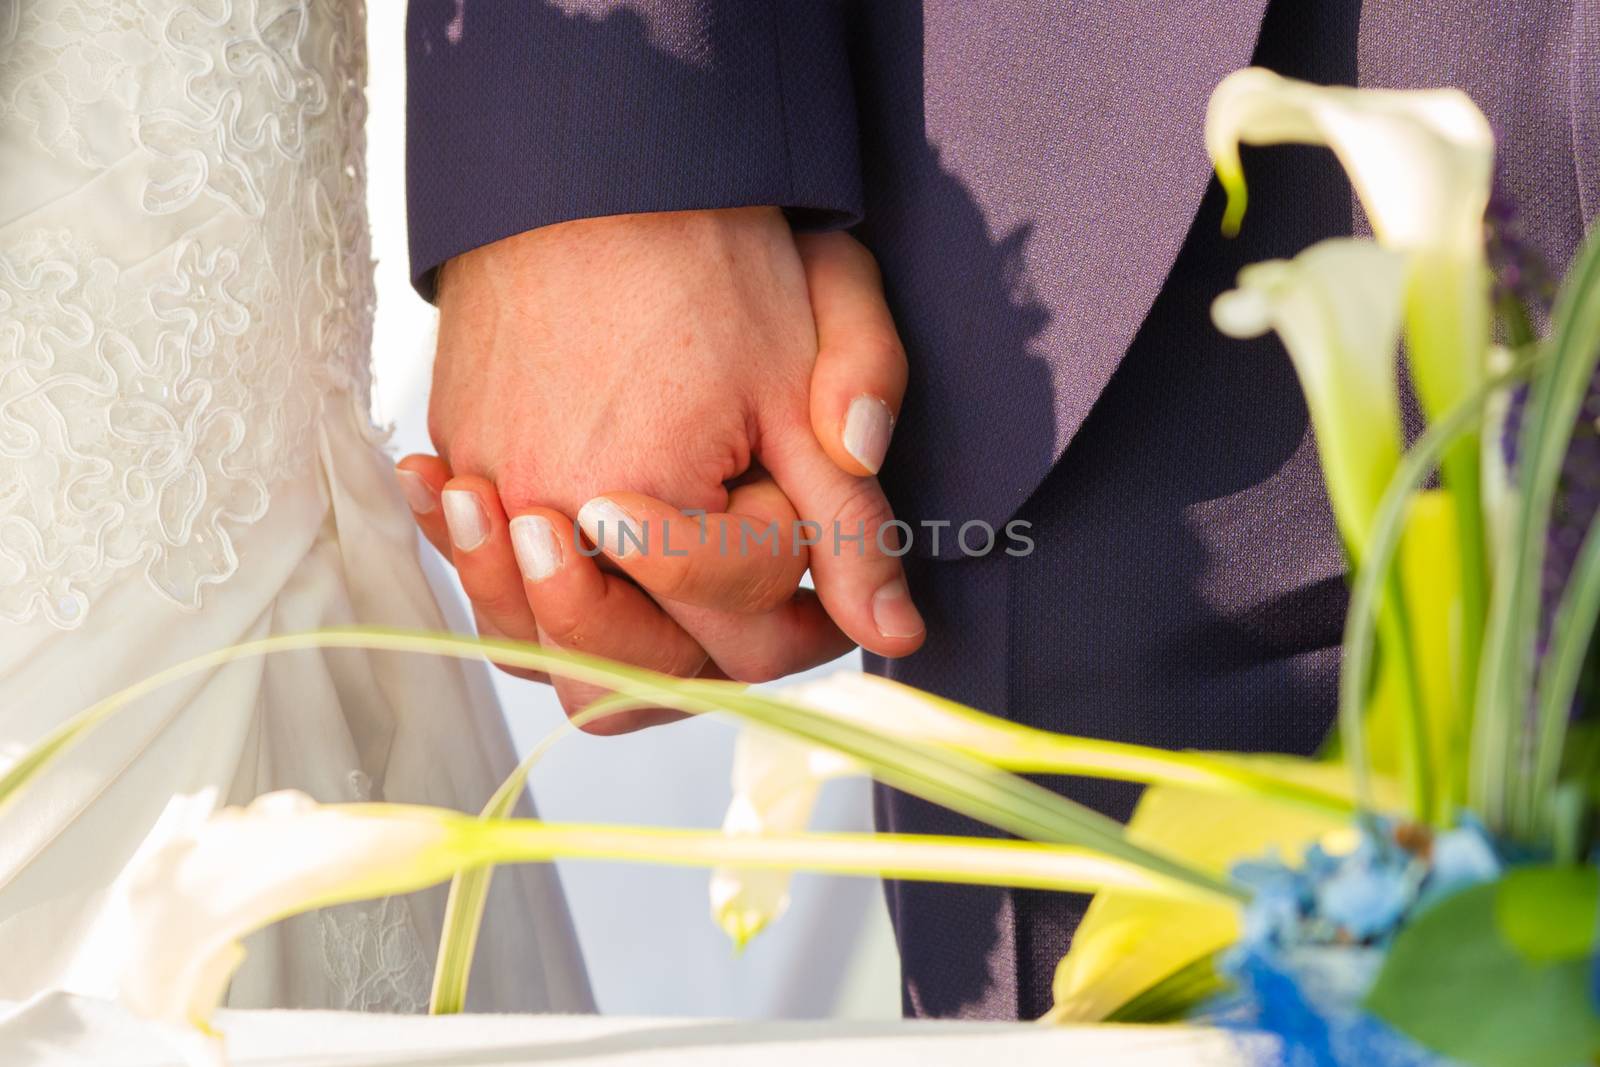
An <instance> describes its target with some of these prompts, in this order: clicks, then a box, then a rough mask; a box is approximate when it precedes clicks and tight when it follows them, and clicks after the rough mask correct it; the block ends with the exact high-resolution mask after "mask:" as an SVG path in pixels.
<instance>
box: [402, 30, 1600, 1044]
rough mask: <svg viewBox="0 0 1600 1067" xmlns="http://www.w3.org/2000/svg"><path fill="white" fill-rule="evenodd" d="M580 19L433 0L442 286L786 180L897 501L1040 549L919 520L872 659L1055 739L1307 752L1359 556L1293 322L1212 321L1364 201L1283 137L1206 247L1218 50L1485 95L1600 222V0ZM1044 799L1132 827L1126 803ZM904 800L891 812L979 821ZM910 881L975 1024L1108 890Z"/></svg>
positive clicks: (1040, 964) (420, 175)
mask: <svg viewBox="0 0 1600 1067" xmlns="http://www.w3.org/2000/svg"><path fill="white" fill-rule="evenodd" d="M561 6H562V8H564V9H565V10H566V11H569V12H570V11H575V10H581V11H583V12H587V13H580V14H558V13H555V11H554V9H553V8H551V7H548V6H543V5H539V4H532V3H530V4H525V5H511V4H506V5H501V6H499V7H495V6H492V5H483V4H480V5H471V4H469V5H467V8H466V16H465V25H464V27H462V31H463V32H462V33H460V34H459V35H458V36H459V41H458V42H457V43H454V44H451V45H449V46H448V48H447V47H446V45H445V44H443V43H441V41H444V40H445V39H446V37H447V36H448V35H447V29H446V27H447V25H448V22H449V19H450V18H452V17H453V15H454V11H455V6H454V5H453V4H451V3H448V2H444V0H440V2H436V0H414V2H413V5H412V15H411V28H410V50H411V61H412V66H411V79H410V93H411V100H412V110H411V116H410V121H411V130H410V134H409V136H410V142H411V152H410V162H409V164H408V166H409V177H410V183H411V198H412V199H411V214H412V229H413V233H412V244H413V256H414V262H413V269H414V274H415V276H416V277H417V278H418V280H419V285H421V286H422V287H423V288H424V290H426V285H427V279H428V276H429V274H430V272H431V270H432V268H433V267H435V266H436V265H437V264H438V263H439V262H441V261H442V260H443V259H444V258H447V257H448V256H449V255H451V254H454V253H455V252H457V251H460V250H462V249H463V248H467V247H472V246H474V245H475V244H481V243H484V242H485V241H489V240H493V239H496V238H497V237H500V236H505V235H506V234H510V233H515V232H518V231H520V230H523V229H528V228H531V227H532V226H536V225H540V224H543V223H544V222H549V221H555V220H556V219H559V218H566V217H577V216H581V215H599V214H607V213H611V212H615V211H644V210H663V209H669V208H687V207H701V206H731V205H733V204H749V203H776V204H780V205H782V206H784V207H786V208H789V209H791V211H792V212H793V214H794V217H795V219H796V221H797V222H798V223H800V224H802V225H843V224H853V223H859V225H858V226H857V229H856V232H857V233H858V235H859V236H860V237H861V238H862V239H863V240H864V241H865V242H866V243H867V244H868V245H869V246H870V247H871V248H872V250H873V251H874V253H875V254H876V255H877V257H878V259H879V262H880V264H881V265H882V267H883V272H884V279H885V286H886V292H887V294H888V297H889V300H890V304H891V306H892V308H893V311H894V313H895V317H896V321H897V323H898V324H899V327H900V329H901V332H902V335H903V338H904V340H905V342H906V347H907V351H908V354H909V359H910V365H911V382H910V387H909V390H908V393H907V397H906V403H905V410H904V413H903V417H902V420H901V422H900V424H899V425H898V426H897V427H896V431H895V439H894V445H893V447H892V449H891V452H890V455H889V459H888V461H887V463H886V465H885V473H884V478H883V481H884V484H885V486H886V488H887V489H888V490H889V493H890V498H891V502H892V503H893V504H894V506H895V509H896V512H897V514H899V515H900V516H901V517H902V518H905V519H907V520H909V521H911V522H913V523H915V522H918V521H919V520H924V519H941V520H950V521H952V522H954V523H956V524H960V523H961V522H963V521H966V520H969V519H974V518H977V519H984V520H986V521H989V522H990V523H991V524H994V525H996V526H998V525H999V524H1000V523H1001V522H1003V521H1004V520H1005V519H1007V518H1009V517H1012V516H1013V515H1014V516H1016V517H1018V518H1022V519H1026V520H1028V521H1030V522H1032V523H1033V524H1034V528H1033V531H1032V535H1033V539H1034V541H1035V544H1036V546H1037V547H1036V549H1035V551H1034V552H1033V553H1032V554H1031V555H1029V556H1026V557H1022V558H1012V557H1007V556H1004V555H998V554H997V555H991V556H988V557H986V558H982V559H964V558H960V556H959V552H956V551H952V550H951V547H950V544H949V542H950V539H949V538H948V537H947V538H946V539H945V541H946V551H944V552H942V553H938V554H937V555H938V557H939V558H927V556H926V549H927V545H928V542H927V539H926V538H921V539H919V540H918V543H917V547H918V551H921V552H923V553H924V555H923V556H922V557H921V558H919V557H917V556H915V555H914V556H913V557H908V562H909V564H910V567H909V574H910V580H911V583H912V590H913V593H914V595H915V597H916V599H917V601H918V604H919V606H920V607H921V608H922V609H923V612H924V615H925V616H926V618H927V620H928V624H929V634H928V642H927V644H926V646H925V647H924V648H923V649H922V650H921V651H920V652H918V653H917V654H916V655H914V656H912V657H909V658H907V659H905V660H902V661H898V662H896V663H892V664H885V663H882V662H876V663H873V664H872V666H873V667H874V669H877V670H880V671H883V672H885V673H888V674H890V675H892V676H894V677H898V678H901V679H904V680H906V681H909V682H911V683H913V684H916V685H919V686H922V687H925V688H928V689H931V690H934V691H936V692H940V693H943V694H946V695H948V696H951V697H953V698H955V699H959V700H963V701H966V702H968V703H971V704H974V705H977V706H979V707H983V708H986V709H989V710H992V711H995V712H997V713H1003V714H1006V715H1008V716H1010V717H1012V718H1014V719H1017V720H1019V721H1024V722H1029V723H1033V724H1037V725H1041V726H1046V727H1049V728H1051V729H1057V730H1065V731H1070V732H1077V733H1086V734H1093V735H1097V736H1105V737H1117V738H1126V739H1130V740H1136V741H1141V742H1146V743H1155V744H1164V745H1170V746H1199V747H1228V748H1239V749H1254V750H1276V751H1293V752H1304V751H1308V750H1310V749H1311V748H1312V747H1314V746H1315V745H1316V744H1318V742H1319V741H1320V740H1321V738H1322V736H1323V732H1324V730H1325V727H1326V725H1327V723H1328V721H1329V718H1330V716H1331V714H1332V709H1333V702H1334V688H1335V676H1336V672H1337V667H1338V662H1337V658H1338V657H1337V643H1338V639H1339V630H1340V624H1341V616H1342V612H1343V575H1342V562H1341V559H1340V555H1339V552H1338V548H1337V544H1336V541H1335V538H1334V534H1333V528H1332V521H1331V518H1330V516H1329V514H1328V511H1327V508H1326V505H1325V503H1324V494H1323V489H1322V486H1321V482H1320V478H1319V476H1318V473H1317V469H1316V464H1315V457H1314V452H1313V449H1312V446H1311V441H1310V439H1309V431H1308V428H1307V422H1306V415H1305V409H1304V405H1303V403H1302V401H1301V399H1300V395H1299V391H1298V388H1297V387H1296V385H1295V381H1294V377H1293V374H1292V371H1291V368H1290V366H1289V364H1288V361H1287V359H1286V358H1285V357H1284V355H1283V353H1282V350H1281V349H1280V348H1279V347H1277V345H1276V343H1275V342H1273V341H1271V340H1262V341H1259V342H1255V343H1250V344H1246V343H1240V342H1234V341H1228V340H1225V339H1223V338H1221V337H1220V336H1219V335H1217V333H1216V332H1215V331H1214V329H1213V328H1212V327H1211V325H1210V322H1209V319H1208V315H1207V308H1208V305H1209V302H1210V300H1211V299H1212V298H1213V297H1214V296H1215V295H1216V293H1218V292H1220V291H1221V290H1222V289H1224V288H1226V287H1227V286H1228V285H1230V284H1231V282H1232V279H1233V276H1234V273H1235V272H1236V271H1237V269H1238V267H1239V266H1241V265H1242V264H1244V263H1246V262H1250V261H1253V260H1257V259H1262V258H1268V257H1272V256H1287V255H1292V254H1294V253H1295V252H1297V251H1298V250H1299V249H1301V248H1302V247H1304V246H1305V245H1307V244H1309V243H1311V242H1312V241H1315V240H1316V239H1318V238H1320V237H1324V236H1328V235H1332V234H1339V233H1346V232H1350V231H1351V230H1352V229H1353V230H1356V231H1358V232H1359V231H1361V230H1362V228H1363V225H1364V224H1363V220H1362V219H1361V217H1360V214H1359V211H1357V210H1355V208H1354V207H1353V205H1352V201H1351V198H1350V193H1349V190H1348V187H1347V186H1346V185H1345V183H1344V182H1343V180H1342V178H1341V177H1340V176H1339V174H1338V172H1337V170H1336V168H1335V167H1334V165H1333V162H1332V159H1331V157H1329V156H1328V155H1327V154H1325V153H1320V152H1318V151H1316V150H1313V149H1294V148H1290V149H1272V150H1264V151H1253V152H1247V154H1246V157H1245V167H1246V173H1247V175H1248V177H1249V179H1250V181H1251V186H1252V198H1251V209H1250V214H1249V216H1248V217H1247V218H1246V221H1245V228H1244V234H1243V236H1242V237H1240V238H1239V239H1237V240H1235V241H1232V242H1228V241H1224V240H1223V239H1222V238H1221V237H1220V236H1219V235H1218V232H1217V222H1218V219H1219V216H1220V199H1219V196H1218V193H1217V191H1216V187H1215V184H1214V183H1213V182H1211V181H1210V177H1209V168H1208V167H1207V164H1206V160H1205V157H1204V153H1203V150H1202V144H1201V120H1202V115H1203V108H1204V102H1205V100H1206V97H1207V95H1208V94H1209V92H1210V90H1211V88H1212V87H1213V86H1214V85H1215V83H1216V81H1217V80H1218V79H1219V78H1220V77H1221V76H1222V75H1224V74H1225V73H1227V72H1228V71H1229V70H1232V69H1234V68H1236V67H1239V66H1242V65H1244V64H1245V63H1247V62H1249V61H1250V60H1251V58H1252V56H1253V57H1254V58H1255V59H1256V61H1258V62H1260V63H1263V64H1264V65H1267V66H1271V67H1274V68H1275V69H1278V70H1280V71H1282V72H1284V73H1288V74H1291V75H1296V76H1300V77H1304V78H1308V79H1311V80H1315V81H1323V82H1343V83H1356V84H1363V85H1371V86H1415V87H1420V86H1427V85H1443V84H1455V85H1460V86H1463V87H1464V88H1466V89H1467V90H1468V91H1469V92H1471V93H1472V94H1473V96H1474V98H1475V99H1476V100H1477V101H1478V103H1479V105H1480V106H1481V107H1483V109H1484V110H1485V112H1486V113H1487V114H1488V115H1489V117H1490V120H1491V122H1492V123H1493V124H1494V126H1495V128H1496V130H1497V131H1498V133H1499V136H1500V138H1501V153H1500V157H1499V162H1498V180H1499V182H1500V184H1501V186H1502V188H1503V189H1504V190H1505V191H1506V192H1507V193H1508V194H1509V195H1511V196H1512V197H1514V198H1515V199H1516V200H1517V201H1518V202H1519V203H1520V204H1521V206H1522V209H1523V216H1524V225H1525V228H1526V229H1527V231H1528V235H1529V238H1530V240H1531V242H1532V243H1533V244H1534V245H1535V246H1537V247H1538V248H1540V249H1541V250H1542V251H1543V252H1544V253H1545V255H1546V257H1547V258H1548V259H1549V260H1550V261H1551V263H1552V265H1554V266H1555V267H1556V268H1558V269H1559V268H1561V267H1563V266H1564V265H1565V263H1566V262H1567V260H1568V259H1569V258H1570V256H1571V254H1572V252H1573V250H1574V249H1575V247H1576V245H1577V242H1578V241H1579V239H1580V235H1581V233H1582V230H1583V227H1584V225H1585V224H1586V223H1587V222H1588V221H1589V220H1591V219H1592V217H1593V215H1594V213H1595V211H1596V209H1597V207H1600V185H1597V180H1600V179H1597V168H1600V94H1597V93H1596V91H1595V90H1596V87H1597V84H1596V83H1597V78H1600V76H1597V74H1596V70H1597V68H1600V0H1484V2H1480V3H1476V4H1463V3H1457V2H1454V0H1365V2H1364V3H1363V2H1361V0H1317V2H1315V3H1309V2H1304V0H1274V3H1273V4H1272V7H1271V9H1270V10H1267V11H1265V15H1264V17H1263V8H1264V6H1265V5H1264V0H1204V2H1197V3H1188V4H1181V5H1180V4H1162V3H1156V2H1154V0H1148V2H1114V0H1063V2H1059V3H1047V2H1045V0H992V2H988V3H985V4H983V5H974V4H971V3H969V2H966V0H924V2H921V3H917V2H914V0H870V2H862V3H858V4H842V5H835V4H832V3H826V2H821V0H818V2H802V0H789V2H784V3H779V2H777V0H770V2H762V0H703V2H700V3H692V4H691V3H688V2H687V0H637V2H632V3H628V4H597V3H588V4H582V3H577V2H575V0H564V2H563V4H562V5H561ZM480 13H481V14H482V17H481V18H480ZM475 20H478V21H475ZM479 30H481V31H482V33H483V35H484V37H486V38H488V39H487V40H484V39H480V38H475V37H474V34H475V33H476V32H479ZM441 35H446V37H441ZM796 56H805V57H812V58H810V59H802V60H801V61H800V63H799V65H798V66H796V64H795V63H794V61H793V57H796ZM845 71H847V72H848V74H847V76H846V75H843V74H842V73H841V72H845ZM791 87H794V88H795V91H792V92H791V91H789V89H790V88H791ZM479 112H481V113H482V114H479ZM1052 784H1053V785H1056V786H1057V787H1059V788H1061V789H1062V790H1064V791H1066V792H1068V793H1070V794H1071V795H1074V796H1076V797H1078V798H1079V799H1081V800H1084V801H1085V802H1088V803H1091V804H1094V805H1095V806H1097V807H1099V808H1101V809H1103V810H1106V811H1110V812H1113V813H1116V814H1125V813H1126V812H1127V811H1128V809H1129V807H1130V805H1131V803H1132V801H1133V799H1134V797H1133V794H1132V792H1131V791H1130V790H1128V789H1126V788H1123V787H1113V786H1107V785H1102V784H1095V783H1066V782H1060V783H1052ZM878 806H879V819H880V823H881V825H883V826H884V827H885V828H892V829H895V830H899V831H903V832H981V829H980V828H976V827H972V826H970V825H969V824H966V823H964V822H962V821H961V820H959V819H956V818H954V817H953V816H950V815H948V814H947V813H944V812H941V811H938V810H936V809H933V808H930V807H929V806H927V805H925V804H921V803H919V802H917V801H915V800H912V799H910V798H907V797H904V796H901V795H898V794H894V793H890V792H881V793H880V794H879V798H878ZM889 898H890V906H891V911H892V912H893V914H894V917H895V920H896V927H897V933H898V936H899V941H900V947H901V955H902V966H903V972H904V978H905V988H906V1007H907V1010H908V1011H909V1012H912V1013H915V1014H925V1015H940V1016H952V1015H960V1016H973V1017H988V1018H1006V1017H1013V1016H1024V1017H1031V1016H1034V1015H1037V1014H1038V1013H1040V1012H1041V1011H1043V1010H1044V1009H1045V1008H1047V1007H1048V1005H1049V985H1050V978H1051V973H1052V971H1053V969H1054V966H1055V963H1056V961H1057V960H1058V959H1059V958H1060V956H1061V954H1062V953H1063V952H1064V951H1065V950H1066V947H1067V945H1068V943H1069V940H1070V937H1071V932H1072V929H1073V927H1074V926H1075V924H1076V922H1077V920H1078V917H1079V916H1080V914H1081V908H1082V903H1083V902H1082V901H1081V900H1080V899H1078V898H1076V897H1072V896H1067V895H1057V894H1043V893H1034V892H1007V891H1001V890H987V889H976V888H969V887H944V886H924V885H909V884H908V885H893V886H890V887H889Z"/></svg>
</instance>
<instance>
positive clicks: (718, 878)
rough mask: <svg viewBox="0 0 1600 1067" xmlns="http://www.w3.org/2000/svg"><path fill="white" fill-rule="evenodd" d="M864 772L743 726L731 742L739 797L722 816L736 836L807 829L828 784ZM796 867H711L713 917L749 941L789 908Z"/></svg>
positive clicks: (831, 755)
mask: <svg viewBox="0 0 1600 1067" xmlns="http://www.w3.org/2000/svg"><path fill="white" fill-rule="evenodd" d="M862 773H864V772H863V771H862V770H861V769H860V768H859V767H857V766H856V764H855V763H853V762H852V761H851V760H849V759H848V758H846V757H844V756H841V755H840V754H839V753H837V752H832V751H830V750H828V749H824V748H818V747H816V746H815V745H808V744H805V743H804V742H802V741H796V740H795V739H793V738H791V737H788V736H786V735H784V734H780V733H776V732H774V731H770V730H762V729H759V728H746V729H744V730H741V731H740V732H739V737H738V739H737V740H736V741H735V742H734V749H733V800H732V801H731V802H730V803H729V805H728V813H727V816H726V817H725V818H724V819H723V822H722V832H723V833H725V834H728V835H729V836H732V837H755V836H770V835H775V834H794V833H800V832H801V831H803V830H805V829H806V827H807V825H808V824H809V823H810V822H811V812H812V810H813V809H814V808H815V807H816V805H817V796H818V794H819V793H821V791H822V786H823V784H824V783H826V782H828V781H830V780H832V779H834V778H843V777H848V776H851V775H857V774H862ZM791 878H792V874H791V872H790V871H787V870H781V869H777V868H765V869H752V868H748V867H718V868H716V869H715V870H714V871H712V872H711V917H712V918H713V919H714V920H715V921H716V923H717V925H718V926H720V927H722V929H723V931H724V932H725V933H727V935H728V936H729V937H730V938H732V939H733V943H734V944H735V945H736V946H737V947H740V948H743V947H744V945H745V944H746V943H748V942H749V940H750V939H751V938H752V937H754V936H755V935H756V934H758V933H760V932H761V931H762V930H763V929H765V928H766V926H767V925H768V924H769V923H771V922H774V921H775V920H777V919H778V917H779V916H781V915H782V914H783V913H784V911H785V910H787V909H788V907H789V882H790V880H791Z"/></svg>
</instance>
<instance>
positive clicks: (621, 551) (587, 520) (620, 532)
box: [578, 496, 645, 558]
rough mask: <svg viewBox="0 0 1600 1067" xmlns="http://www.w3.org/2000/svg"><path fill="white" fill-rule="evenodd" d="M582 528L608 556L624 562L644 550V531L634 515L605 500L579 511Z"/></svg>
mask: <svg viewBox="0 0 1600 1067" xmlns="http://www.w3.org/2000/svg"><path fill="white" fill-rule="evenodd" d="M578 525H579V526H581V527H582V528H583V532H584V534H585V535H586V536H587V537H588V538H589V540H591V541H593V542H594V543H595V545H596V546H597V547H598V548H601V549H603V550H604V551H605V552H606V554H607V555H611V556H616V557H618V558H621V557H623V556H626V555H627V554H628V553H629V552H640V551H642V550H643V549H642V546H643V545H644V543H645V542H644V531H643V530H641V529H640V528H639V524H638V523H637V522H635V521H634V519H633V516H632V515H629V514H628V513H627V512H626V511H623V510H622V508H620V507H618V506H617V505H616V504H615V503H613V502H612V501H610V500H607V499H606V498H605V497H603V496H597V497H595V498H594V499H593V500H591V501H589V502H588V503H587V504H585V505H584V506H583V507H581V508H579V509H578Z"/></svg>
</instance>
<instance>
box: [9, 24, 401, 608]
mask: <svg viewBox="0 0 1600 1067" xmlns="http://www.w3.org/2000/svg"><path fill="white" fill-rule="evenodd" d="M364 24H365V13H364V10H363V7H362V5H361V3H360V2H359V0H327V2H323V0H209V2H206V0H142V2H135V0H27V2H24V3H15V2H13V3H0V54H3V55H5V57H6V61H5V63H4V64H0V618H3V619H7V620H11V621H15V622H27V621H31V620H34V619H38V618H43V619H46V620H48V621H49V622H50V623H53V624H55V625H56V626H60V627H73V626H77V625H79V624H80V623H81V622H82V621H83V619H84V618H85V616H86V615H87V613H88V611H89V609H90V602H91V599H92V597H93V594H94V593H95V591H96V590H97V589H100V588H103V587H104V586H106V585H107V584H109V583H110V582H111V581H112V580H113V579H114V578H117V577H119V576H120V575H122V574H123V573H124V572H127V571H131V570H134V569H136V568H137V569H139V570H142V572H143V575H144V577H145V579H146V580H147V581H148V582H149V583H150V585H151V586H152V587H154V588H155V589H156V590H157V591H158V592H159V593H160V594H161V595H162V596H164V597H166V598H168V599H169V600H171V601H172V602H174V603H175V604H178V605H180V606H182V607H184V608H188V609H196V608H198V607H199V605H200V602H201V597H202V594H203V591H204V589H205V587H206V586H207V585H210V584H214V583H217V582H222V581H225V580H226V579H227V578H228V577H229V576H231V575H232V574H233V573H234V571H235V570H236V568H237V567H238V564H239V561H238V557H237V554H236V552H235V547H234V537H235V535H236V534H237V533H238V531H240V530H241V529H242V528H243V527H245V526H247V525H248V524H250V523H252V522H254V521H255V520H257V519H259V518H260V517H261V516H262V515H263V514H265V512H266V509H267V504H268V500H269V498H270V495H271V491H272V488H273V486H274V485H275V484H277V483H279V482H281V481H282V480H285V479H291V478H303V477H309V476H311V474H312V472H313V470H314V467H313V464H314V462H315V457H316V450H317V447H318V434H317V432H316V430H317V424H318V422H319V420H320V419H322V418H323V417H324V415H325V414H327V413H328V411H329V410H330V405H350V407H351V408H352V409H353V410H354V411H355V412H356V413H357V417H358V418H360V420H361V423H360V424H361V425H363V426H365V425H366V417H365V414H364V413H365V411H366V409H367V392H368V384H369V383H368V366H367V360H368V354H369V353H368V350H369V346H370V341H371V323H372V310H373V306H374V296H373V288H372V262H371V252H370V247H371V246H370V242H369V238H368V233H367V219H366V209H365V202H364V195H365V189H364V185H365V173H364V162H363V155H364V151H365V141H364V135H363V123H364V121H365V117H366V100H365V96H364V84H365V62H366V61H365V53H364V45H363V32H364Z"/></svg>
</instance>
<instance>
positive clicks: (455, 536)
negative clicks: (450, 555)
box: [439, 489, 489, 552]
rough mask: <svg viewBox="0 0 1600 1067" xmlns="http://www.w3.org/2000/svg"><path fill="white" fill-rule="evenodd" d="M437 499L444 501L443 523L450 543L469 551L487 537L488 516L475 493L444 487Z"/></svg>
mask: <svg viewBox="0 0 1600 1067" xmlns="http://www.w3.org/2000/svg"><path fill="white" fill-rule="evenodd" d="M439 499H441V500H443V501H444V524H445V526H447V527H448V528H449V530H450V543H451V544H453V545H455V546H456V547H457V548H459V549H460V550H461V551H463V552H471V551H472V550H473V549H475V548H477V547H478V546H479V545H481V544H483V542H484V541H486V540H487V539H488V537H489V516H488V515H486V514H484V510H483V504H482V503H480V502H479V500H478V494H477V493H473V492H468V491H467V490H465V489H446V490H445V491H444V492H443V493H441V494H439Z"/></svg>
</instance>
